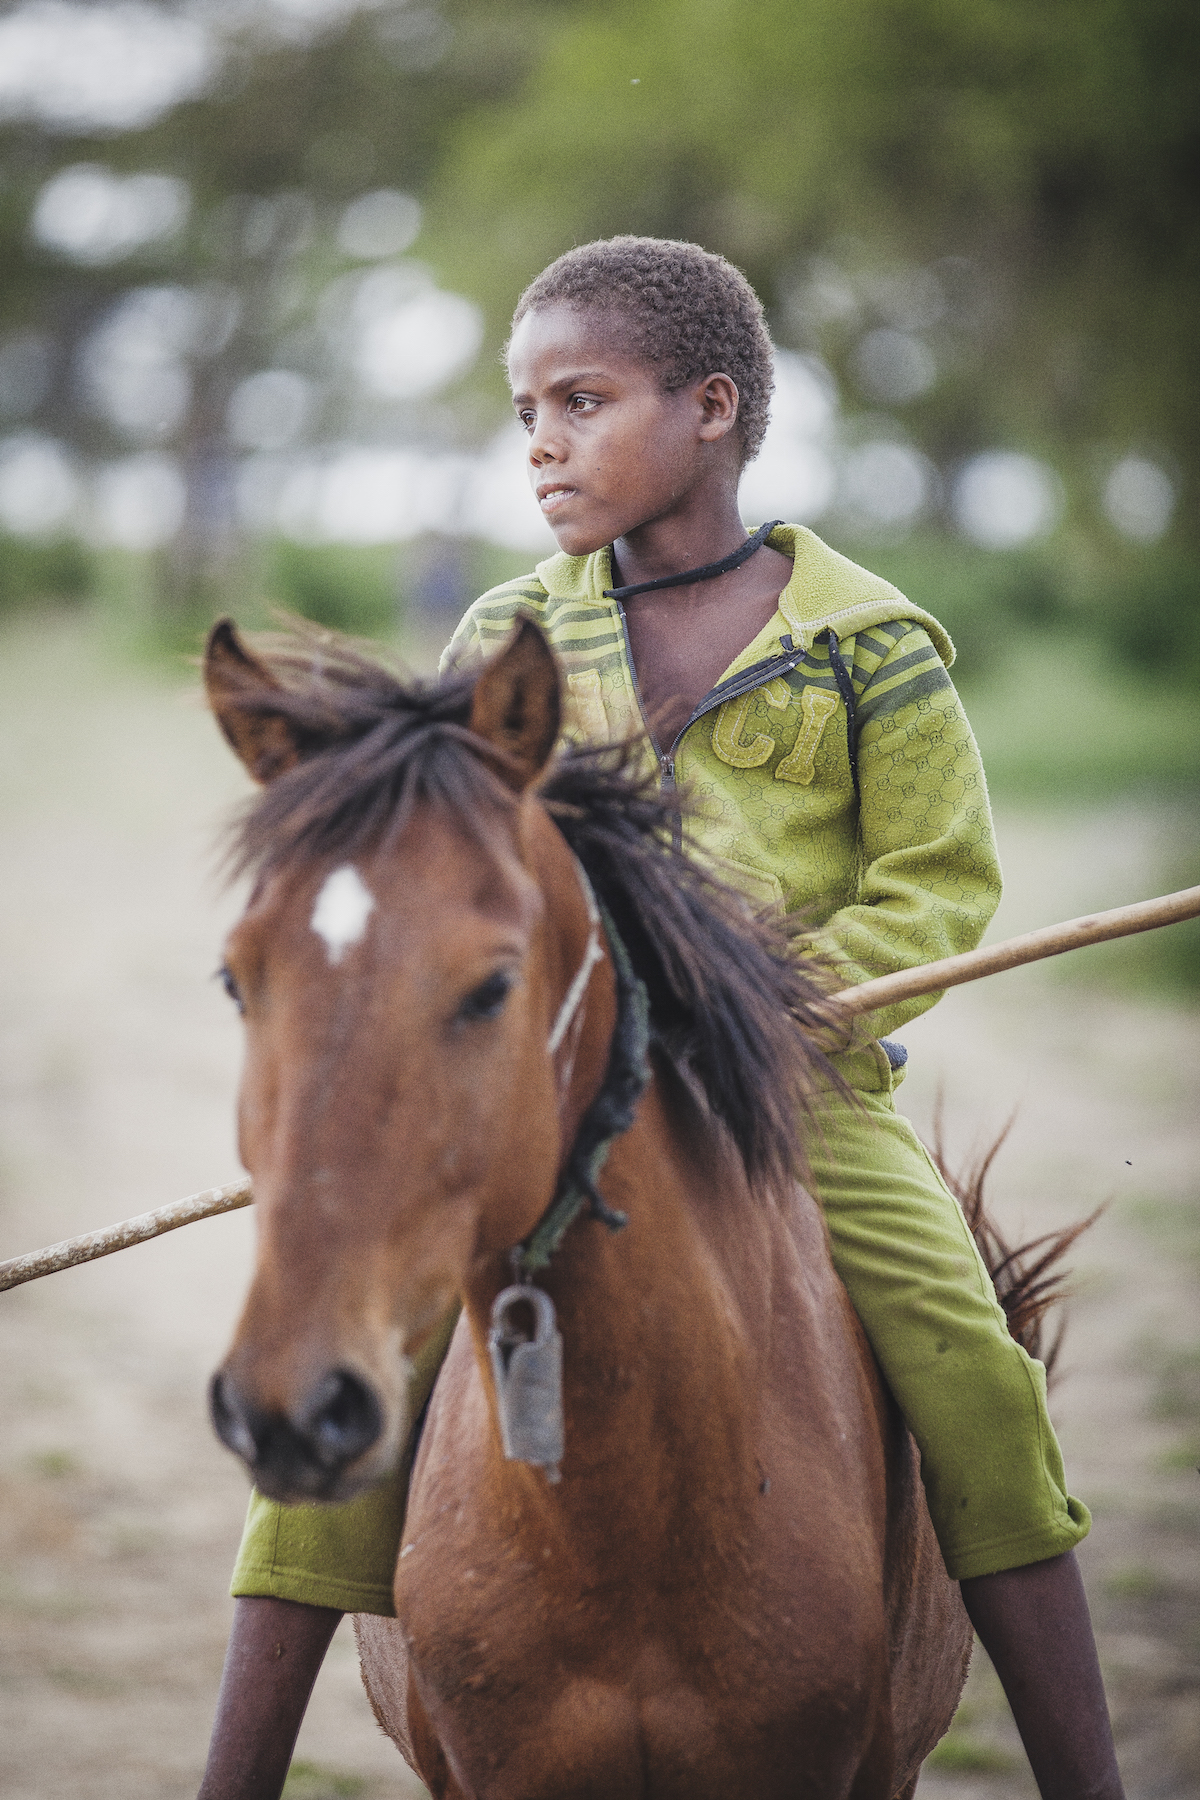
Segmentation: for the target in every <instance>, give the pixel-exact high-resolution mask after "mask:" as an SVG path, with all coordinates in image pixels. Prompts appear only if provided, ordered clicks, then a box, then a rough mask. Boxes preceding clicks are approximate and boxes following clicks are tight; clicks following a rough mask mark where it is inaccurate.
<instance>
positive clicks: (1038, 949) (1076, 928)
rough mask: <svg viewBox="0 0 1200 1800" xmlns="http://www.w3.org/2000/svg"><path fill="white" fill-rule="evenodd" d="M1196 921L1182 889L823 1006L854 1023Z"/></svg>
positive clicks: (891, 978) (1191, 891) (925, 966)
mask: <svg viewBox="0 0 1200 1800" xmlns="http://www.w3.org/2000/svg"><path fill="white" fill-rule="evenodd" d="M1197 917H1200V887H1193V888H1182V889H1181V890H1180V892H1179V893H1177V894H1164V895H1163V896H1162V897H1161V899H1158V900H1139V901H1138V902H1137V904H1136V905H1134V906H1116V907H1114V908H1113V909H1112V911H1111V912H1102V913H1085V914H1084V916H1083V918H1081V919H1068V920H1067V922H1066V924H1065V925H1043V926H1042V928H1041V929H1040V930H1039V931H1027V932H1025V933H1024V934H1023V935H1022V936H1021V937H1015V938H1009V939H1008V940H1007V941H1006V942H1005V943H1003V944H989V945H987V946H986V947H985V948H984V949H982V950H968V951H966V952H965V953H964V954H963V955H962V956H946V957H943V958H942V960H941V962H933V963H922V964H921V966H920V967H919V968H916V969H902V970H901V971H900V972H899V974H896V975H877V976H876V977H875V979H874V980H873V981H862V982H860V983H859V984H858V986H857V987H852V988H843V989H842V991H841V992H840V993H838V994H834V995H832V996H831V999H830V1002H829V1005H830V1007H831V1009H832V1008H833V1007H836V1008H838V1009H839V1012H840V1015H841V1016H842V1017H843V1018H857V1017H858V1016H859V1015H860V1014H861V1013H869V1012H877V1011H878V1010H879V1009H880V1007H883V1006H895V1005H896V1004H897V1002H898V1001H901V1000H915V999H917V998H918V996H920V995H921V994H937V993H941V992H942V990H943V989H945V988H952V987H959V986H960V985H961V984H962V983H963V982H964V981H978V979H979V977H980V976H981V975H998V974H1000V972H1001V971H1002V970H1003V969H1016V968H1019V967H1020V966H1021V965H1022V964H1023V963H1031V962H1040V961H1041V959H1042V958H1043V957H1044V956H1061V955H1062V953H1063V951H1064V950H1080V949H1082V948H1083V946H1084V945H1085V944H1102V943H1104V942H1105V941H1106V939H1108V938H1119V937H1130V936H1132V935H1133V933H1134V932H1137V931H1153V930H1154V928H1155V926H1157V925H1174V924H1176V923H1177V922H1178V921H1179V920H1181V919H1195V918H1197Z"/></svg>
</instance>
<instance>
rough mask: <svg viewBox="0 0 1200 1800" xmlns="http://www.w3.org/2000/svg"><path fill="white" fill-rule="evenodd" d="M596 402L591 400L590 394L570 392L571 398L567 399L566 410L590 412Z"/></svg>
mask: <svg viewBox="0 0 1200 1800" xmlns="http://www.w3.org/2000/svg"><path fill="white" fill-rule="evenodd" d="M596 404H597V403H596V401H595V400H593V398H592V396H591V395H590V394H572V395H571V398H570V399H569V400H568V401H567V411H568V412H591V410H592V408H593V407H594V406H595V405H596Z"/></svg>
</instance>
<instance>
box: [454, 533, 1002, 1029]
mask: <svg viewBox="0 0 1200 1800" xmlns="http://www.w3.org/2000/svg"><path fill="white" fill-rule="evenodd" d="M768 541H769V542H770V544H771V546H772V548H773V549H776V550H779V551H781V552H782V554H783V555H785V556H788V557H790V558H792V561H793V569H792V577H791V580H790V581H789V582H788V584H787V586H786V587H785V588H784V590H783V592H782V593H781V594H780V596H779V605H778V610H777V611H776V613H775V615H774V617H773V618H772V619H771V620H770V622H769V623H768V624H767V625H766V626H764V628H763V629H762V631H760V632H759V634H758V636H757V637H756V638H755V639H754V640H753V642H752V643H749V644H747V646H746V648H745V649H744V650H743V651H742V653H741V655H740V656H738V657H737V658H735V660H734V661H733V662H732V663H731V664H730V666H729V668H728V669H727V670H726V671H725V674H724V675H723V676H722V678H721V680H720V681H719V682H718V684H717V686H716V687H715V688H713V689H712V691H711V692H710V693H709V694H707V695H706V696H705V697H704V699H703V700H702V701H701V702H700V704H699V706H698V707H697V708H696V710H695V712H694V713H693V714H692V717H691V719H690V720H689V721H688V723H687V725H686V726H685V727H684V729H683V731H682V732H681V733H680V735H679V737H678V738H677V739H676V741H675V743H674V744H673V745H672V746H670V747H669V748H661V747H658V746H656V749H658V753H659V761H660V764H661V766H662V769H663V775H664V778H665V779H670V780H675V781H677V782H678V784H679V785H680V787H681V788H683V789H685V790H686V791H687V793H688V794H689V795H690V797H691V799H692V801H693V802H694V803H695V806H696V808H697V811H696V816H695V821H694V824H693V826H692V831H693V834H694V836H695V837H696V839H697V841H698V842H699V844H700V845H701V847H702V848H703V849H704V850H705V852H706V853H707V854H709V855H710V856H711V857H713V858H714V859H716V860H717V861H719V862H720V863H721V864H722V865H723V866H724V872H725V874H726V877H727V879H729V880H731V881H732V882H733V883H734V885H736V886H738V887H740V888H741V889H742V890H743V891H744V892H745V893H746V894H747V896H748V897H749V898H750V899H751V900H753V901H754V902H756V903H758V904H767V905H770V904H775V905H782V906H783V907H785V908H786V909H787V910H788V911H789V912H794V913H798V914H799V915H800V922H801V925H802V927H803V930H802V936H801V940H800V941H801V942H802V944H803V945H804V946H805V947H806V948H811V949H813V950H816V951H818V952H819V953H821V954H822V955H824V956H826V957H829V958H830V959H831V960H832V961H833V962H834V963H835V964H836V965H837V973H838V977H839V980H841V981H842V982H843V983H844V985H846V986H849V985H850V984H851V983H853V982H856V981H865V980H866V979H867V978H868V977H870V976H872V975H885V974H890V973H891V972H892V971H893V970H896V969H909V968H912V967H914V966H916V965H918V964H920V963H926V962H933V961H935V960H936V959H937V958H939V957H942V956H953V955H956V954H958V953H959V952H960V951H964V950H971V949H974V947H975V945H976V944H978V942H979V940H980V938H981V937H982V936H983V933H984V931H985V929H986V927H987V924H988V921H989V919H990V918H991V916H992V914H993V912H994V911H995V910H996V905H997V903H998V901H999V898H1000V868H999V863H998V860H997V856H996V846H995V839H994V836H993V831H992V818H991V810H990V807H989V805H988V796H987V786H986V783H985V780H984V774H983V768H982V765H981V763H980V760H979V751H978V749H977V748H976V744H975V739H974V737H973V736H972V733H971V728H970V726H969V725H968V723H967V720H966V716H965V715H964V713H963V710H962V706H961V704H960V702H959V699H958V695H957V694H956V693H955V691H954V688H953V685H952V684H951V681H950V678H949V676H948V675H947V673H946V670H947V668H948V667H949V665H950V663H951V662H952V661H953V659H954V647H953V645H952V644H951V642H950V639H949V637H948V635H947V633H946V632H945V631H944V629H943V628H942V626H941V625H939V624H938V622H937V620H936V619H934V618H932V617H931V616H930V614H928V613H926V612H922V611H921V609H920V608H919V607H915V606H913V605H912V604H911V602H910V601H908V600H906V599H905V597H904V595H903V594H901V593H900V592H898V590H897V589H896V588H894V587H892V586H891V585H890V584H889V583H888V582H886V581H883V580H881V579H880V578H879V576H877V575H871V574H869V573H868V572H867V570H865V569H860V568H859V567H858V566H857V564H855V563H852V562H850V561H848V559H847V558H846V557H844V556H840V555H838V553H837V552H836V551H835V550H831V549H830V548H829V546H828V545H827V544H824V543H822V541H821V539H820V538H818V537H817V536H816V535H815V534H814V533H813V532H811V531H809V530H807V529H806V528H805V527H804V526H800V525H780V526H777V527H776V529H775V531H774V532H772V534H771V536H770V539H769V540H768ZM612 585H613V576H612V558H611V554H610V552H609V551H608V550H600V551H597V552H596V553H595V554H594V555H591V556H567V555H565V554H562V553H560V554H559V555H557V556H552V557H550V558H549V559H548V560H547V561H546V562H542V563H539V564H538V566H537V569H536V571H535V572H534V574H532V575H529V576H525V577H523V578H522V579H520V580H517V581H510V582H506V583H505V584H504V585H503V586H501V587H498V588H493V589H492V590H491V592H490V593H487V594H484V595H483V596H482V598H481V599H479V600H476V601H475V603H474V605H473V606H471V607H470V608H469V609H468V611H467V612H466V613H465V615H464V616H463V619H462V621H461V622H460V624H459V626H458V629H457V630H456V631H455V633H454V636H453V638H452V639H451V641H450V644H449V646H448V647H447V650H446V653H445V657H444V658H443V666H446V665H448V664H449V663H450V662H452V661H456V660H458V659H459V658H460V657H463V656H466V655H469V654H470V653H471V652H483V653H484V654H488V653H490V652H492V651H495V650H497V649H498V648H499V647H500V645H501V644H502V643H503V642H504V641H505V640H506V639H507V637H508V635H509V632H510V630H511V627H512V622H513V620H514V619H515V618H517V617H518V616H520V615H524V616H526V617H528V618H531V619H533V620H534V621H535V622H536V623H537V624H538V625H540V626H541V628H542V630H543V631H544V632H545V633H546V635H547V637H548V638H549V639H550V642H551V643H552V644H553V646H554V648H555V650H556V651H557V653H558V655H559V657H560V659H561V662H562V665H563V668H564V672H565V675H566V683H567V730H568V731H569V732H570V733H572V734H573V735H575V736H577V737H582V738H585V739H587V740H588V741H591V742H600V743H604V742H615V741H619V740H621V739H623V738H627V737H629V736H630V735H631V734H634V733H638V732H641V731H644V730H645V721H644V718H643V715H642V709H641V701H640V698H639V694H638V688H637V680H636V677H635V674H634V669H633V662H632V658H631V656H630V653H629V639H628V634H627V631H626V627H625V617H624V613H623V610H622V607H621V605H620V603H619V602H618V601H616V600H612V599H606V598H605V594H604V590H605V589H606V588H609V587H611V586H612ZM831 651H832V652H833V656H832V658H831ZM839 661H840V662H841V664H842V673H843V675H844V676H848V677H849V681H850V684H851V686H852V688H853V699H854V720H853V733H852V732H851V729H850V724H851V721H850V715H849V713H848V710H847V707H846V704H845V700H844V698H843V695H842V691H841V687H840V686H839V679H838V677H839V670H838V666H837V665H838V662H839ZM855 736H856V739H857V742H856V744H855V743H854V742H853V737H855ZM852 757H853V763H852ZM856 773H857V782H856V780H855V775H856ZM936 998H937V996H936V995H926V996H924V997H923V998H921V999H919V1000H909V1001H905V1002H903V1003H902V1004H901V1005H898V1006H893V1007H890V1008H888V1009H887V1010H886V1011H884V1012H881V1013H878V1014H875V1015H873V1020H872V1026H873V1029H874V1030H875V1031H877V1032H878V1034H879V1035H880V1036H884V1035H886V1034H887V1033H888V1032H892V1031H896V1030H898V1029H900V1028H901V1027H902V1026H903V1025H905V1024H906V1023H907V1022H908V1021H909V1020H911V1019H914V1018H916V1017H917V1015H918V1014H920V1013H922V1012H924V1011H926V1009H927V1008H928V1007H930V1006H932V1004H933V1002H934V1000H935V999H936Z"/></svg>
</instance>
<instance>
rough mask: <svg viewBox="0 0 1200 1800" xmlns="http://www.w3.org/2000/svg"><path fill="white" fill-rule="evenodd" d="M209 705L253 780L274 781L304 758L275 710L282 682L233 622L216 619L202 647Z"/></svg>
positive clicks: (287, 724) (291, 730)
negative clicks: (274, 696) (273, 696)
mask: <svg viewBox="0 0 1200 1800" xmlns="http://www.w3.org/2000/svg"><path fill="white" fill-rule="evenodd" d="M204 687H205V691H206V692H207V694H208V704H209V705H210V706H211V708H212V710H213V713H214V714H215V716H216V720H217V724H218V725H219V726H220V727H221V730H222V731H223V732H224V734H225V736H226V738H227V739H228V741H229V743H230V745H231V746H232V748H233V751H234V753H235V755H237V756H238V757H240V759H241V761H242V762H243V763H244V764H245V766H246V768H247V770H248V771H249V773H250V774H251V775H252V776H253V777H254V779H255V781H259V782H267V781H273V780H274V779H275V777H276V776H277V775H284V774H286V773H287V771H288V770H289V769H291V768H294V767H295V765H296V763H298V762H299V760H300V745H299V742H298V741H297V738H296V733H295V730H294V728H293V726H292V724H291V721H290V720H289V719H287V718H286V717H285V716H284V715H283V714H282V713H278V712H272V710H271V705H270V697H271V694H272V693H282V692H283V684H282V683H281V682H280V681H278V680H277V679H276V677H275V676H274V675H273V674H272V673H271V671H270V669H269V668H268V667H267V665H266V663H264V662H261V661H260V660H259V658H258V657H257V656H254V655H252V654H251V652H250V651H249V650H247V649H246V646H245V645H244V644H243V643H242V641H241V639H240V638H239V637H238V634H237V630H236V628H235V626H234V623H233V620H232V619H218V620H217V623H216V624H215V625H214V626H213V628H212V630H211V631H210V632H209V634H208V642H207V644H206V645H205V646H204Z"/></svg>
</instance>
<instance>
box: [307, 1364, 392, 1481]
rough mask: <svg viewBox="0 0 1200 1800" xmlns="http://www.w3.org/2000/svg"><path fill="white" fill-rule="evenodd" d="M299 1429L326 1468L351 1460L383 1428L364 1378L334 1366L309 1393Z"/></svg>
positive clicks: (369, 1443) (341, 1465) (368, 1445)
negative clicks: (361, 1378)
mask: <svg viewBox="0 0 1200 1800" xmlns="http://www.w3.org/2000/svg"><path fill="white" fill-rule="evenodd" d="M304 1414H305V1416H304V1419H303V1422H302V1426H301V1429H302V1430H303V1432H304V1434H305V1436H306V1437H307V1438H308V1440H309V1443H310V1444H311V1445H312V1448H313V1452H314V1454H315V1455H316V1457H317V1460H318V1461H319V1462H321V1463H323V1464H324V1466H325V1467H326V1468H329V1469H332V1468H340V1467H343V1466H344V1465H345V1464H346V1463H348V1462H353V1461H354V1458H355V1457H356V1456H361V1455H362V1453H363V1451H364V1450H366V1449H368V1448H369V1447H370V1445H372V1444H373V1443H374V1442H375V1439H376V1438H377V1437H378V1436H379V1433H380V1431H381V1430H382V1429H383V1414H382V1411H381V1409H380V1405H379V1402H378V1400H377V1399H376V1398H375V1395H374V1394H373V1393H372V1392H371V1389H370V1388H369V1387H368V1386H367V1384H366V1382H365V1381H361V1380H360V1379H359V1377H358V1376H357V1375H352V1374H350V1373H349V1371H348V1370H346V1369H334V1370H333V1371H332V1373H331V1374H329V1375H327V1376H326V1377H325V1379H324V1381H322V1382H321V1384H320V1386H319V1387H318V1388H317V1389H316V1391H315V1392H314V1393H313V1395H312V1396H311V1398H310V1400H309V1403H308V1405H307V1406H306V1407H305V1409H304Z"/></svg>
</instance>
